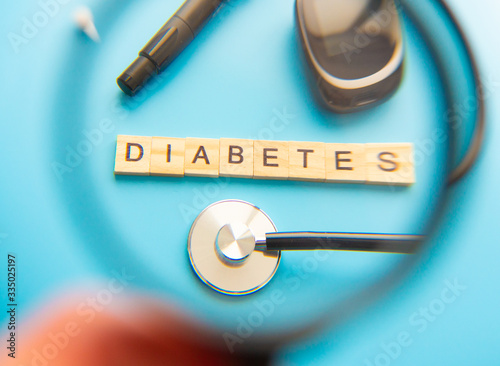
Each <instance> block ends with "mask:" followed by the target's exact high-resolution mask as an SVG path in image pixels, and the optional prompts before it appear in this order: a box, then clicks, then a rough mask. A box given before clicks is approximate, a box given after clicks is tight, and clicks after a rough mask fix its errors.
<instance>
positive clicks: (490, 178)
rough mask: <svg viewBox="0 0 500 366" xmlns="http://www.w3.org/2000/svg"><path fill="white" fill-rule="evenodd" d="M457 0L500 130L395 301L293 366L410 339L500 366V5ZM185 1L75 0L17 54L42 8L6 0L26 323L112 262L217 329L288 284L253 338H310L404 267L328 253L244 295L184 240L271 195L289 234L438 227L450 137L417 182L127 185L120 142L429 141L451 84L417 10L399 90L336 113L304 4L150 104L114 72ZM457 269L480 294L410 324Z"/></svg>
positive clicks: (11, 170)
mask: <svg viewBox="0 0 500 366" xmlns="http://www.w3.org/2000/svg"><path fill="white" fill-rule="evenodd" d="M79 4H87V5H89V6H90V7H91V8H92V9H93V10H94V15H95V22H96V26H97V28H98V30H99V31H100V33H101V38H102V40H101V42H100V43H94V42H92V41H90V40H89V39H87V37H85V36H84V35H83V34H81V32H79V31H78V30H76V29H75V27H74V23H73V21H72V14H73V12H74V10H75V8H76V6H77V5H79ZM450 4H451V5H452V8H453V9H454V10H455V11H456V13H457V15H458V17H459V19H460V21H461V23H462V24H463V25H464V28H465V29H466V31H467V34H468V36H469V37H470V40H471V41H472V44H473V47H474V50H475V52H476V54H477V57H478V60H479V63H480V67H481V71H482V76H483V78H484V81H485V84H486V86H487V88H488V90H489V93H488V94H487V100H486V102H487V109H488V122H489V125H488V131H487V139H486V143H485V149H484V151H483V154H482V156H481V160H480V162H479V164H478V165H477V166H476V167H475V168H474V171H473V173H472V174H471V175H470V176H468V177H467V178H466V179H464V180H463V181H461V182H460V183H459V184H458V185H457V186H455V187H454V188H453V199H454V203H453V205H452V206H450V207H449V208H448V209H447V210H448V211H447V212H446V215H445V220H443V222H442V224H441V230H440V232H439V233H438V234H437V235H436V237H435V238H434V239H433V244H434V245H433V246H432V249H429V250H428V251H427V252H426V253H424V254H423V255H422V257H421V258H419V261H418V263H417V264H416V267H412V269H411V271H410V275H409V277H406V278H403V279H402V281H401V282H400V283H399V284H398V286H396V287H395V288H394V289H392V290H391V291H389V292H387V293H385V292H384V293H381V294H380V297H379V299H378V300H379V301H376V302H373V303H371V304H369V306H368V307H364V306H361V311H360V312H356V313H354V314H350V315H349V316H348V317H346V318H345V319H343V320H342V321H341V322H340V323H337V324H336V325H335V326H333V325H331V326H327V327H325V328H324V329H322V330H321V331H320V332H318V333H317V334H316V335H315V336H314V337H312V338H308V339H305V340H301V341H300V342H297V343H294V344H291V345H289V346H287V347H286V348H284V349H283V350H282V351H281V352H280V353H279V354H278V355H277V357H276V360H275V362H276V364H305V363H309V364H317V365H323V364H324V365H331V364H333V363H335V364H339V365H356V364H358V365H364V364H368V365H369V364H370V362H372V363H375V361H376V359H377V357H378V358H379V359H381V357H384V356H380V355H381V354H383V353H384V352H386V351H385V350H384V344H385V345H387V344H390V343H391V342H394V341H395V340H396V339H397V337H398V335H399V334H400V333H401V332H408V333H409V334H410V336H411V339H412V343H411V345H410V346H408V347H404V349H403V350H402V351H401V353H400V354H399V355H398V356H397V357H394V359H393V358H391V359H390V364H394V365H414V364H416V363H419V364H422V363H424V364H425V363H429V364H436V363H438V362H439V363H444V364H450V363H452V362H453V363H455V364H457V365H467V364H470V363H472V362H474V361H476V362H481V363H490V364H494V363H495V361H496V362H498V361H499V359H500V356H499V355H498V351H496V349H495V345H496V342H497V340H498V338H497V337H496V329H498V326H499V324H498V323H499V316H498V310H497V309H498V306H499V305H500V286H499V285H498V284H497V280H496V277H498V274H499V273H498V266H496V261H497V257H498V256H497V255H496V254H498V253H499V252H500V250H499V249H498V247H497V241H498V240H497V239H496V236H495V234H496V232H495V229H496V222H497V221H498V213H497V211H498V209H497V207H496V206H497V204H498V203H500V200H499V198H500V197H499V193H498V191H497V190H496V189H495V186H494V185H495V183H496V181H497V180H498V175H499V174H500V173H499V172H498V169H495V166H496V165H495V162H496V161H497V159H496V155H495V154H498V151H497V150H498V148H497V146H498V144H496V140H497V139H499V138H500V136H499V132H498V128H497V126H496V120H497V118H498V113H499V110H498V100H499V99H500V96H499V93H498V88H499V87H500V75H499V72H498V71H497V61H498V58H499V52H500V51H498V48H497V47H495V44H494V40H493V39H492V38H491V36H490V35H491V34H495V32H498V26H496V25H495V24H494V23H495V17H494V16H493V15H491V16H490V15H489V14H495V11H498V10H500V9H498V5H497V4H496V3H494V1H493V0H489V1H485V2H483V5H482V6H481V7H479V6H477V5H474V4H471V3H468V2H465V1H458V0H453V1H450ZM179 5H180V1H171V2H167V3H165V2H162V1H158V0H149V1H147V2H138V1H135V2H134V1H127V2H122V1H107V2H105V3H102V2H101V3H100V2H90V1H89V2H83V1H82V2H78V3H77V2H76V1H74V2H69V3H68V4H66V5H61V6H60V8H59V9H58V10H57V11H56V12H55V13H54V14H53V16H50V17H49V18H50V19H49V20H48V22H47V24H46V25H44V26H40V27H38V33H37V34H35V35H34V36H33V37H32V38H31V39H28V40H27V43H26V44H22V45H20V46H19V49H18V52H16V50H15V48H14V47H12V45H11V44H10V42H9V39H8V37H9V34H10V33H16V34H21V28H22V25H23V22H24V17H26V18H28V19H31V20H32V19H33V16H34V15H35V14H36V13H37V12H38V11H40V9H41V8H40V5H39V4H38V3H37V2H35V1H30V2H26V3H23V4H15V5H14V4H13V3H9V4H6V5H4V6H7V8H8V9H7V10H6V12H5V14H9V16H8V18H6V19H4V21H3V22H2V24H1V25H0V29H1V30H2V32H1V34H4V35H6V37H4V39H3V44H2V55H3V56H4V57H2V59H1V60H0V65H1V66H2V69H3V70H6V71H4V72H3V73H2V74H3V75H2V80H3V81H4V89H3V91H2V104H1V106H2V113H3V117H2V123H1V126H2V134H1V135H0V141H1V147H0V153H1V154H2V156H4V157H5V158H4V159H3V161H2V173H1V174H2V175H1V177H2V180H1V183H0V187H1V192H0V202H1V205H2V206H1V207H0V218H1V221H0V240H1V242H0V245H1V246H2V252H4V251H5V252H13V253H16V255H17V257H18V258H19V273H20V277H19V289H20V290H19V291H20V292H19V302H20V303H21V304H22V307H21V311H22V314H23V317H24V316H26V317H28V316H31V315H33V314H36V311H37V309H38V308H39V307H40V306H42V305H43V304H47V303H49V302H50V301H53V300H54V299H55V298H58V297H60V296H62V295H63V294H65V293H71V292H75V291H78V290H79V289H81V288H86V287H89V286H91V284H93V283H100V282H102V281H104V280H105V279H106V278H109V277H110V276H111V271H112V270H119V269H121V268H126V269H127V270H128V271H130V272H131V273H133V274H134V275H136V276H137V280H136V281H135V282H134V284H133V287H134V290H136V291H143V292H147V293H148V294H150V295H151V296H155V297H160V298H162V299H165V300H166V301H169V302H172V303H175V304H177V305H179V306H182V307H183V308H184V309H186V310H187V311H189V312H190V313H192V314H193V315H194V316H196V317H197V318H199V319H200V320H202V321H204V322H207V323H211V324H213V325H216V326H218V327H220V328H221V329H223V330H229V331H233V332H234V329H235V328H236V326H237V325H238V321H239V320H238V319H239V318H240V317H244V318H245V317H247V316H248V314H251V313H252V312H253V311H255V309H256V307H255V301H257V302H259V301H261V302H262V301H265V300H267V299H269V298H270V296H271V294H272V291H274V290H281V291H283V293H284V296H285V298H286V301H285V303H284V304H283V305H282V306H281V307H280V308H279V311H276V312H274V313H273V314H272V315H271V316H269V317H267V318H266V322H265V324H264V325H263V326H261V327H259V328H258V329H255V333H256V334H259V333H261V334H266V335H267V334H270V333H274V332H284V331H289V330H294V329H299V328H300V327H301V325H304V324H307V323H308V322H309V321H311V320H314V319H318V317H319V316H321V315H324V314H327V313H335V312H338V311H339V309H340V308H339V306H342V305H341V304H342V301H345V300H346V299H349V298H351V297H352V296H354V295H355V294H357V293H359V292H360V291H362V290H363V289H365V288H367V287H369V286H370V285H371V284H372V283H376V282H377V280H378V279H380V278H382V277H383V276H384V275H385V274H386V273H389V271H391V270H392V269H394V268H396V266H397V265H401V263H404V262H402V261H404V260H405V259H402V258H401V257H399V256H390V255H389V256H388V255H374V254H360V253H336V254H334V255H333V254H329V255H328V257H327V259H326V260H324V261H321V262H319V263H318V261H317V259H316V260H315V258H316V257H314V256H313V254H311V253H283V260H282V263H281V264H280V268H279V269H278V273H277V275H276V277H275V278H274V279H273V280H272V281H271V283H270V284H269V285H268V286H267V287H266V288H265V289H264V290H262V291H259V292H258V293H256V294H254V295H252V296H247V297H244V298H231V297H226V296H223V295H218V294H215V293H213V292H212V291H211V290H209V289H208V288H205V286H203V285H202V284H201V282H199V281H198V280H197V279H196V278H195V277H194V275H193V273H192V270H191V268H190V266H189V264H188V260H187V255H186V238H187V233H188V231H189V227H190V224H191V222H192V220H193V219H194V217H195V216H196V214H197V213H198V212H199V211H201V209H203V208H204V207H205V206H206V205H208V204H209V203H212V202H215V201H218V200H221V199H226V198H238V199H243V200H247V201H249V202H252V203H254V204H257V205H258V206H260V207H261V208H263V209H264V211H266V212H267V213H268V214H269V215H270V216H271V218H272V219H273V220H274V222H275V224H276V226H277V227H278V229H280V230H283V231H290V230H337V231H367V232H411V233H419V232H421V231H422V230H423V224H422V222H423V219H425V218H426V216H427V214H428V212H429V211H430V210H431V209H432V207H433V205H434V204H436V201H435V199H436V197H437V195H438V193H439V190H440V188H441V187H442V185H443V182H444V172H443V169H444V161H445V153H444V151H445V148H446V145H445V144H444V143H435V144H433V145H432V146H433V150H432V152H430V153H427V154H424V155H423V158H422V160H421V162H420V163H419V164H417V180H418V182H417V184H415V185H414V186H413V187H411V188H397V189H395V188H390V187H389V188H387V187H367V186H351V185H327V184H314V183H301V182H266V181H251V180H238V179H231V180H227V179H215V180H212V179H201V178H180V179H179V178H153V177H147V178H140V177H117V178H115V177H114V176H113V174H112V170H113V160H114V148H115V141H116V135H117V134H131V135H145V136H153V135H158V136H175V137H187V136H193V137H211V138H219V137H236V138H254V139H256V138H262V139H277V140H299V141H307V140H312V141H325V142H330V141H331V142H406V141H408V142H414V143H415V144H416V146H417V150H419V151H424V152H425V141H427V140H428V138H429V136H433V134H434V133H435V132H436V129H437V128H440V127H436V126H440V123H441V126H442V125H443V123H444V115H445V113H446V110H447V106H446V104H445V100H444V93H443V90H442V89H441V86H440V85H441V83H440V80H439V75H438V73H437V70H436V68H435V65H434V64H433V62H432V60H431V57H430V54H429V52H428V50H427V48H426V47H425V44H424V43H423V41H422V40H421V39H420V37H419V35H418V32H416V30H415V29H414V27H413V25H412V24H411V22H409V21H408V19H406V18H405V34H406V37H407V40H408V43H407V44H408V47H407V61H408V62H407V68H406V73H405V79H404V81H403V84H402V85H401V88H400V90H399V91H398V93H397V94H396V95H395V96H394V97H393V98H391V100H390V101H388V102H387V103H385V104H383V105H382V106H380V107H377V108H375V109H372V110H369V111H366V112H362V113H357V114H354V115H346V116H337V115H333V114H331V113H328V112H325V111H322V110H320V109H318V108H317V105H316V103H315V101H314V100H313V99H312V97H311V96H310V93H309V89H308V88H309V87H308V85H307V83H306V80H305V78H304V76H303V73H302V71H303V65H302V63H301V60H300V54H299V48H298V45H297V40H296V38H295V33H294V23H293V1H290V0H280V1H273V2H272V3H270V2H268V1H264V0H254V1H250V0H248V1H247V0H239V1H236V2H233V3H230V4H229V5H227V6H226V7H225V8H223V9H222V10H221V12H220V13H219V14H218V16H217V17H216V18H215V19H214V20H212V22H211V23H210V24H209V25H208V26H207V28H206V29H205V30H204V31H203V32H202V33H201V34H200V35H199V37H198V38H197V39H196V40H195V42H193V44H192V46H191V47H189V48H188V49H187V50H186V51H185V52H184V53H183V54H182V55H181V56H180V57H179V59H178V60H176V61H175V63H174V64H172V65H171V67H170V68H169V69H168V71H167V72H166V73H165V74H163V75H164V76H162V78H160V79H159V80H158V82H157V83H155V85H153V86H152V88H151V90H148V91H146V92H145V93H143V94H141V95H139V96H137V98H135V99H130V98H126V97H124V96H123V95H122V94H121V92H120V91H119V90H118V88H117V86H116V84H115V78H116V77H117V76H118V74H119V73H120V72H121V71H122V70H123V69H124V68H125V67H126V66H127V65H128V64H129V63H130V62H131V61H132V60H133V58H134V57H135V56H136V54H137V51H138V50H139V49H140V48H141V47H142V45H143V44H144V43H145V42H146V41H147V40H148V39H149V37H150V36H151V35H152V34H153V33H154V32H155V31H156V30H157V29H158V28H159V27H160V26H161V25H162V24H163V22H164V21H165V20H166V18H167V17H168V15H166V14H171V13H173V12H174V11H175V9H176V8H177V7H178V6H179ZM495 8H497V9H495ZM255 19H259V20H258V22H256V20H255ZM436 27H437V25H436ZM443 47H451V48H454V45H453V43H451V44H446V45H443ZM460 71H461V67H460V64H458V65H454V64H450V70H449V72H450V73H451V74H454V75H457V78H456V79H457V83H460V82H463V83H464V84H463V85H465V87H463V90H462V88H460V87H457V90H456V93H457V96H456V97H457V98H460V97H461V98H462V99H463V98H465V96H464V95H462V96H460V92H461V91H463V92H464V93H465V91H464V90H466V89H467V88H466V87H467V85H468V80H467V78H466V77H465V76H464V77H462V76H461V75H462V74H461V73H460ZM459 85H460V84H459ZM465 95H466V94H465ZM462 99H457V100H462ZM284 113H285V114H286V113H288V114H289V115H290V117H288V119H287V120H286V121H285V123H282V124H280V127H279V128H276V125H275V124H274V123H273V122H272V121H273V119H275V118H277V117H278V116H279V115H280V114H281V115H282V114H284ZM102 120H109V121H110V123H111V126H112V127H113V131H112V132H103V133H102V134H101V137H100V138H97V137H96V140H94V143H92V142H91V145H89V146H91V151H89V152H88V154H85V156H82V157H81V160H78V161H77V162H76V163H75V164H74V166H72V167H71V171H68V172H66V173H64V174H62V175H61V174H59V175H58V174H57V173H56V172H55V171H54V166H55V164H57V163H61V164H66V165H67V164H68V162H67V161H66V159H67V158H68V156H69V155H71V154H70V153H69V152H68V151H73V150H78V148H79V146H80V147H81V144H87V143H86V142H85V141H92V139H91V138H90V139H89V137H87V136H88V135H90V134H92V131H96V129H98V128H99V125H100V123H101V121H102ZM464 135H466V134H465V133H464ZM87 145H88V144H87ZM68 149H69V150H68ZM308 258H309V262H307V261H308ZM313 262H314V263H316V264H317V268H316V267H315V269H314V270H313V271H311V273H309V275H308V277H307V279H304V280H301V281H300V289H298V290H297V289H295V288H294V287H292V286H290V283H291V282H290V281H289V280H290V278H297V274H296V273H297V270H300V269H304V266H306V264H307V263H313ZM408 265H410V263H409V264H408ZM412 265H413V264H412ZM455 280H457V281H458V282H459V283H460V284H463V285H464V286H465V287H466V290H464V291H463V292H462V293H461V294H460V296H458V297H457V299H456V301H454V302H452V303H450V304H447V305H446V308H445V309H444V311H443V312H442V313H441V314H439V315H438V316H436V319H435V320H434V321H432V322H429V324H428V327H427V328H426V329H425V331H423V332H419V331H418V327H416V326H414V325H413V324H412V323H411V321H410V320H409V319H410V317H411V316H412V315H413V314H414V313H415V312H418V311H419V309H420V308H422V307H427V306H429V304H431V303H432V302H433V301H434V300H436V299H439V298H440V296H441V292H442V290H443V289H444V288H445V287H446V285H445V283H446V281H450V282H454V281H455ZM299 314H300V316H298V315H299ZM26 326H27V325H26ZM386 353H387V352H386Z"/></svg>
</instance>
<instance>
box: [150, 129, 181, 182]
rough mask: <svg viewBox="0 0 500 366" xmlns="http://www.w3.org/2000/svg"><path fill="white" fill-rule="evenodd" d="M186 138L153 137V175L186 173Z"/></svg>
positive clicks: (151, 169)
mask: <svg viewBox="0 0 500 366" xmlns="http://www.w3.org/2000/svg"><path fill="white" fill-rule="evenodd" d="M184 153H185V139H179V138H173V137H153V142H152V145H151V167H150V170H149V171H150V174H151V175H162V176H171V177H182V176H183V175H184Z"/></svg>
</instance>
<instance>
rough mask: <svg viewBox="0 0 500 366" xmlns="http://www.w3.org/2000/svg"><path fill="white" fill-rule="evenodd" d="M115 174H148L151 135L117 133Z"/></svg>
mask: <svg viewBox="0 0 500 366" xmlns="http://www.w3.org/2000/svg"><path fill="white" fill-rule="evenodd" d="M116 140H117V141H116V157H115V174H124V175H149V164H150V159H151V140H152V138H151V137H144V136H125V135H118V137H117V139H116Z"/></svg>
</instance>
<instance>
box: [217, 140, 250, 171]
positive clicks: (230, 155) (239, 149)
mask: <svg viewBox="0 0 500 366" xmlns="http://www.w3.org/2000/svg"><path fill="white" fill-rule="evenodd" d="M219 174H220V175H221V176H223V177H241V178H253V140H243V139H224V138H222V139H220V168H219Z"/></svg>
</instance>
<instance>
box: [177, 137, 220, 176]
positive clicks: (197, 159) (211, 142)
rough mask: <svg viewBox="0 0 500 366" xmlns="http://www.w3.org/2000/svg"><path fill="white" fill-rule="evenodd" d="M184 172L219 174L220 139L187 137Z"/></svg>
mask: <svg viewBox="0 0 500 366" xmlns="http://www.w3.org/2000/svg"><path fill="white" fill-rule="evenodd" d="M184 159H185V160H184V173H185V174H186V175H193V176H198V177H218V176H219V140H217V139H203V138H187V139H186V153H185V158H184Z"/></svg>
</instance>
